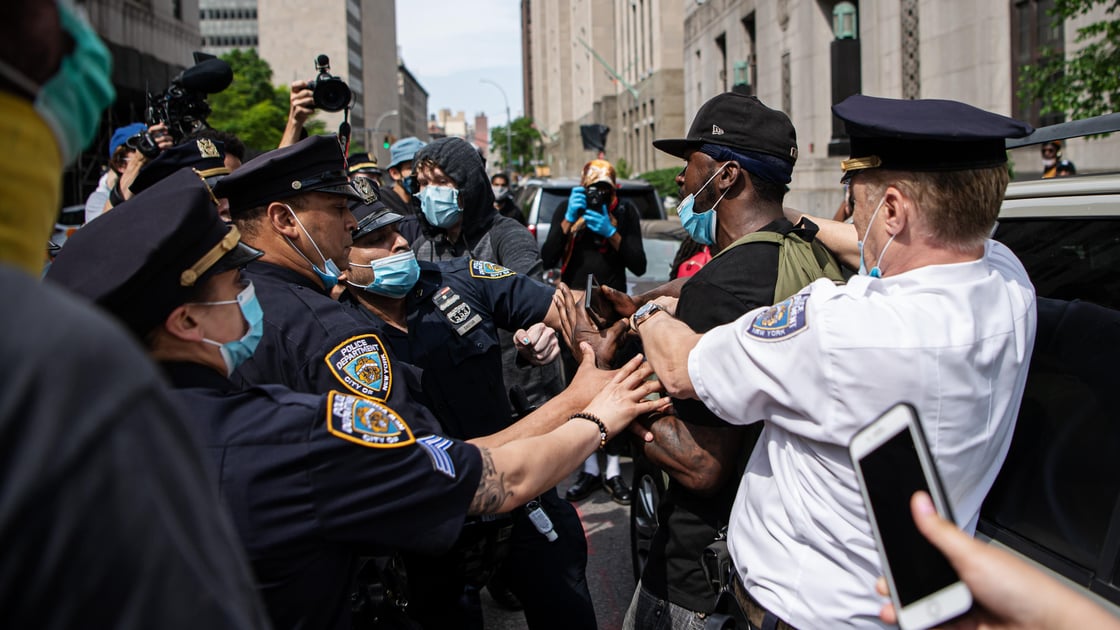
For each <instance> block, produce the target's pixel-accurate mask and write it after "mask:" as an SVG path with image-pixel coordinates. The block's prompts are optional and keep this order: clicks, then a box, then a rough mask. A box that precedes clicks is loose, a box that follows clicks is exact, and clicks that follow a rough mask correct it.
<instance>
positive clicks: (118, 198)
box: [86, 123, 174, 221]
mask: <svg viewBox="0 0 1120 630" xmlns="http://www.w3.org/2000/svg"><path fill="white" fill-rule="evenodd" d="M135 127H136V129H137V131H136V133H135V134H133V135H131V136H130V137H128V138H127V139H126V140H125V143H124V146H123V147H119V148H118V149H117V151H120V150H121V149H122V148H123V149H127V150H126V151H124V152H123V153H121V156H120V158H119V159H116V160H115V163H114V159H112V158H111V159H110V160H109V173H107V175H108V177H107V178H106V179H105V184H106V188H107V189H108V191H109V192H108V199H106V201H105V204H104V206H103V207H102V209H101V212H99V213H97V214H96V215H94V217H95V216H100V215H101V214H103V213H105V212H108V211H109V210H111V209H112V208H113V207H114V206H118V205H120V204H122V203H124V202H125V201H128V200H129V199H131V198H132V191H131V190H129V186H131V185H132V182H134V181H135V180H136V176H137V175H139V174H140V169H142V168H144V165H145V164H147V163H148V162H149V161H150V159H149V158H148V157H147V156H145V155H144V153H143V152H142V151H140V150H139V143H140V141H141V138H143V137H144V132H145V131H146V132H147V134H148V135H149V136H150V137H151V139H152V141H153V142H154V146H155V147H156V150H157V151H158V152H159V153H161V152H163V151H165V150H167V149H169V148H171V146H172V144H174V141H173V139H172V137H171V133H170V132H169V131H168V130H167V125H165V124H163V123H157V124H154V125H152V126H150V127H147V128H146V129H145V128H144V126H143V124H142V123H136V125H135ZM128 128H129V129H131V128H133V126H130V127H128ZM118 131H120V130H118ZM114 137H115V136H114ZM159 153H156V155H157V156H158V155H159ZM113 158H117V155H116V153H114V156H113ZM114 174H115V175H114ZM94 217H91V216H90V210H89V205H88V202H87V205H86V221H89V220H91V219H92V218H94Z"/></svg>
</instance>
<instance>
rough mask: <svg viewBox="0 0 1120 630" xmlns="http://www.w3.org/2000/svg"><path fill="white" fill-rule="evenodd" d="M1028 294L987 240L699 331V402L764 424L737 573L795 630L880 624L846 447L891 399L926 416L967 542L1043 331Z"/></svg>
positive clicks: (746, 487) (1015, 265) (739, 535)
mask: <svg viewBox="0 0 1120 630" xmlns="http://www.w3.org/2000/svg"><path fill="white" fill-rule="evenodd" d="M1034 299H1035V295H1034V287H1033V286H1032V285H1031V282H1030V280H1029V278H1028V277H1027V274H1026V271H1024V269H1023V266H1022V264H1021V263H1020V262H1019V260H1018V259H1017V258H1016V257H1015V255H1014V254H1013V253H1011V251H1010V250H1009V249H1007V248H1006V247H1005V246H1003V245H1001V244H1000V243H997V242H995V241H989V242H988V243H987V246H986V248H985V254H984V257H983V258H981V259H980V260H977V261H973V262H968V263H959V264H951V265H934V266H927V267H923V268H920V269H916V270H913V271H909V272H906V273H903V274H900V275H898V276H892V277H889V278H883V279H872V278H868V277H862V276H857V277H854V278H852V279H851V281H850V282H849V283H848V284H847V285H846V286H839V287H838V286H835V285H834V284H833V283H832V282H831V281H829V280H817V281H816V282H814V283H813V284H811V285H809V286H808V287H806V288H805V289H804V290H802V291H801V292H800V293H798V294H797V295H795V296H793V297H792V298H790V299H789V300H786V301H785V302H782V303H780V304H779V305H775V306H773V307H769V308H763V309H758V310H755V311H752V312H751V313H748V314H746V315H744V316H743V317H741V318H739V319H738V320H736V321H735V322H732V323H730V324H727V325H725V326H721V327H719V328H715V329H713V330H711V331H710V332H709V333H708V334H706V335H704V336H703V337H702V338H701V340H700V342H699V344H698V345H697V346H696V348H695V349H693V351H692V352H691V354H690V355H689V358H688V372H689V376H690V377H691V379H692V383H693V386H694V387H695V389H696V393H697V395H698V397H699V398H700V400H702V401H703V402H704V404H706V405H707V406H708V408H709V409H711V410H712V411H713V412H715V413H716V414H718V415H719V416H720V417H722V418H724V419H725V420H727V421H728V422H731V423H733V424H748V423H752V422H756V421H759V420H766V426H765V428H764V429H763V432H762V437H761V438H760V439H759V441H758V444H757V446H756V447H755V451H754V453H753V455H752V457H751V460H750V463H749V464H748V466H747V469H746V471H745V472H744V474H743V479H742V482H741V483H740V485H739V492H738V495H737V496H736V499H735V505H734V507H733V509H732V514H731V525H730V528H729V546H730V549H731V554H732V558H733V559H734V561H735V567H736V570H737V571H738V572H739V576H740V577H741V578H742V580H743V583H744V584H746V586H747V588H748V590H749V592H750V593H751V595H752V596H753V597H754V598H755V599H756V600H758V602H759V603H760V604H762V605H763V606H765V607H766V608H768V609H769V610H770V611H771V612H773V613H774V614H776V615H778V616H779V617H781V618H782V619H784V620H786V621H788V622H789V623H791V624H793V625H794V626H796V627H799V628H842V627H853V628H875V627H880V626H882V625H883V624H882V623H881V622H880V621H879V619H878V615H879V609H880V608H881V607H882V604H883V603H884V600H883V598H881V597H880V596H879V595H877V594H876V593H875V590H874V589H875V580H876V579H877V578H878V576H879V575H881V574H882V571H881V570H880V568H879V556H878V554H877V552H876V548H875V541H874V538H873V537H872V534H871V526H870V524H869V523H868V517H867V514H866V511H865V509H864V507H863V500H862V498H861V496H860V491H859V486H858V482H857V481H856V477H855V472H854V471H853V470H852V464H851V458H850V457H849V455H848V444H849V443H850V442H851V439H852V436H853V435H854V434H855V433H856V431H858V430H859V429H860V428H861V427H863V426H865V425H867V424H868V423H870V422H871V421H872V420H874V419H875V418H876V417H877V416H878V415H879V414H880V413H882V412H883V411H885V410H886V409H887V408H888V407H890V406H891V405H893V404H894V403H896V402H898V401H908V402H910V403H912V404H913V405H914V406H915V407H916V408H917V410H918V414H919V415H920V417H921V422H922V426H923V428H924V429H925V433H926V436H927V438H928V442H929V446H930V449H931V450H932V451H933V455H934V458H935V459H936V461H937V465H938V469H939V471H940V473H941V476H942V479H943V481H944V485H945V489H946V491H947V492H948V495H949V496H948V500H949V503H950V505H951V507H952V509H953V513H954V515H955V517H956V518H957V521H958V523H959V524H960V525H961V526H963V527H964V528H965V529H966V530H968V531H969V532H972V531H973V530H974V529H975V527H976V521H977V518H978V515H979V511H980V504H981V502H982V501H983V499H984V497H985V495H986V494H987V493H988V490H989V489H990V488H991V486H992V483H993V482H994V481H995V478H996V474H997V473H998V472H999V468H1000V466H1001V464H1002V463H1003V460H1004V457H1005V456H1006V455H1007V449H1008V447H1009V445H1010V442H1011V435H1012V431H1013V430H1014V427H1015V417H1016V415H1017V413H1018V410H1019V403H1020V401H1021V400H1022V396H1023V388H1024V385H1025V383H1026V377H1027V367H1028V364H1029V362H1030V355H1031V349H1032V347H1033V345H1034V335H1035V323H1036V315H1035V303H1034Z"/></svg>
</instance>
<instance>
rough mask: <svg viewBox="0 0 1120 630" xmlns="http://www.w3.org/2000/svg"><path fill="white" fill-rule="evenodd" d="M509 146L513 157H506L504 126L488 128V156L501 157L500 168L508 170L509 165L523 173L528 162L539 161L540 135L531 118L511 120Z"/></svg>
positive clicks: (523, 117)
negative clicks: (511, 148)
mask: <svg viewBox="0 0 1120 630" xmlns="http://www.w3.org/2000/svg"><path fill="white" fill-rule="evenodd" d="M510 129H511V133H510V145H511V146H512V147H513V155H506V128H505V126H504V125H503V126H500V127H491V128H490V154H491V155H499V154H500V155H501V156H502V161H501V166H502V168H504V169H509V168H510V167H511V165H513V166H516V167H517V168H518V170H522V171H524V170H525V169H526V168H527V167H528V166H529V160H539V159H540V155H541V141H542V138H541V134H540V132H538V131H537V128H536V125H535V124H534V123H533V119H532V118H526V117H525V116H522V117H520V118H515V119H514V120H513V125H512V126H511V127H510Z"/></svg>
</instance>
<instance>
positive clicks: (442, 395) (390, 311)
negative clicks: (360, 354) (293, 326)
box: [343, 204, 595, 628]
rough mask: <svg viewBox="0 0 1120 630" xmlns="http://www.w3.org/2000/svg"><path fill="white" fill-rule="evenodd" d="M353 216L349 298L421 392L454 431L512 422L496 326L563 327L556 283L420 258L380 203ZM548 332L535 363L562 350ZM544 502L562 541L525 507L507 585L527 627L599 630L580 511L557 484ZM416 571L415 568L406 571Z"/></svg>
mask: <svg viewBox="0 0 1120 630" xmlns="http://www.w3.org/2000/svg"><path fill="white" fill-rule="evenodd" d="M355 216H356V218H357V219H358V229H356V230H355V231H354V245H353V247H352V248H351V251H350V268H349V270H347V272H346V273H345V280H346V283H347V285H348V288H347V293H346V295H345V297H344V298H343V299H344V300H347V301H351V302H353V303H356V304H358V305H360V306H361V307H362V308H363V309H364V310H365V311H366V312H368V313H370V315H371V320H372V321H373V322H374V324H375V325H378V326H379V327H380V330H382V331H383V332H382V338H383V339H384V340H385V342H386V343H387V344H388V345H389V346H390V348H391V349H392V350H393V352H394V354H395V355H397V356H400V357H402V358H404V359H405V360H407V361H408V362H410V363H412V364H414V365H416V366H417V367H419V368H421V369H423V385H424V389H425V391H427V392H430V393H431V396H432V399H433V401H434V403H435V410H436V412H437V414H436V415H437V416H438V417H439V419H440V422H441V424H442V425H443V428H444V430H445V431H446V433H447V434H448V435H452V436H455V437H458V438H460V439H470V438H474V437H478V436H481V435H487V434H489V433H493V432H495V431H499V430H501V429H502V428H504V427H505V426H507V425H508V424H509V422H510V418H511V410H510V405H509V402H508V399H507V397H506V396H505V393H504V390H505V388H504V386H503V379H502V355H501V347H500V345H499V340H498V330H499V329H505V330H509V331H514V330H519V331H520V332H519V334H523V333H525V330H524V329H527V328H532V327H533V325H535V324H536V325H539V326H546V324H551V325H552V326H558V325H559V321H558V317H559V314H558V312H557V310H556V309H555V308H554V307H553V302H552V297H553V294H554V293H555V289H553V288H552V287H549V286H547V285H545V284H544V283H541V282H538V281H536V280H534V279H532V278H529V277H528V276H524V275H521V274H517V273H514V272H513V271H512V270H510V269H507V268H505V267H502V266H500V265H496V264H493V263H490V262H486V261H481V260H473V259H471V258H466V257H464V258H455V259H451V260H446V261H439V262H428V261H420V262H417V261H416V257H415V255H414V254H413V252H412V250H411V249H410V247H409V243H408V241H407V240H406V239H405V237H404V236H402V235H401V234H400V232H399V222H400V221H401V219H402V217H401V216H400V215H398V214H396V213H393V212H391V211H389V210H388V209H385V208H383V207H380V206H378V205H376V204H375V205H363V206H358V207H357V208H356V209H355ZM541 322H545V324H540V323H541ZM548 333H549V334H550V335H552V334H553V333H552V329H551V328H548ZM550 338H551V339H553V342H552V345H551V346H549V345H547V344H545V345H543V346H542V347H541V348H540V349H539V350H537V351H536V353H537V355H536V356H535V357H533V358H534V359H535V360H536V361H538V362H540V361H546V360H552V359H555V357H556V355H557V354H558V348H557V347H556V343H555V337H554V336H552V337H550ZM521 348H522V350H523V355H524V356H527V357H528V356H531V355H533V354H534V349H533V348H532V347H531V346H528V345H521ZM540 503H541V505H542V506H543V508H544V510H545V511H546V512H547V513H548V514H549V516H550V518H551V519H552V521H553V523H554V525H555V528H556V531H557V533H558V539H557V540H556V541H549V539H548V538H546V537H545V536H543V535H542V534H541V533H540V532H538V531H537V529H536V528H535V527H534V526H533V523H532V522H531V521H530V520H529V518H528V516H527V513H526V511H525V510H518V511H516V512H514V518H515V522H514V531H513V539H512V541H511V542H512V549H511V552H510V554H509V556H508V557H507V558H506V559H505V567H504V568H503V571H504V574H505V575H507V576H508V578H509V586H510V589H511V591H512V592H513V593H514V594H515V595H517V596H518V598H519V599H520V600H521V602H522V603H523V604H524V606H525V613H526V618H527V620H528V621H529V624H530V627H533V628H546V627H581V628H586V627H594V625H595V618H594V609H593V606H592V604H591V600H590V594H589V592H588V589H587V584H586V577H585V573H584V567H585V565H586V558H587V546H586V540H585V538H584V536H583V527H582V524H581V523H580V520H579V515H578V514H577V513H576V511H575V509H574V508H573V507H572V506H571V504H569V503H568V502H567V501H563V500H561V499H560V498H559V497H558V496H557V494H556V491H555V489H549V490H548V491H547V492H545V493H543V494H542V495H541V497H540ZM420 570H422V567H418V568H413V565H410V576H411V575H413V574H414V573H416V572H418V571H420ZM433 572H434V571H433ZM459 612H461V611H459ZM429 625H433V624H431V623H429Z"/></svg>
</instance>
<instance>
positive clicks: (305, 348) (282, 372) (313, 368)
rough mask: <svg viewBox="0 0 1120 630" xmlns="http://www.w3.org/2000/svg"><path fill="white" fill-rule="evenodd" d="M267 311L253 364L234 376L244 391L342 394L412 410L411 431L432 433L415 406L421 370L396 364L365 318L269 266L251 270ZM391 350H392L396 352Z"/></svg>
mask: <svg viewBox="0 0 1120 630" xmlns="http://www.w3.org/2000/svg"><path fill="white" fill-rule="evenodd" d="M242 276H243V277H244V278H246V279H247V280H252V281H253V285H254V287H255V288H256V293H257V299H258V300H259V301H260V304H261V309H262V310H263V311H264V334H263V336H262V337H261V341H260V344H259V345H258V346H257V349H256V351H255V352H254V353H253V356H252V357H250V358H249V359H248V360H246V361H245V363H243V364H242V365H241V366H240V367H239V368H238V369H237V371H236V372H234V375H233V381H234V382H235V383H238V384H239V385H241V386H243V387H248V386H250V385H266V384H277V385H285V386H287V387H288V388H290V389H293V390H295V391H297V392H304V393H309V394H321V393H326V392H328V391H331V390H339V391H343V392H347V393H352V394H357V395H359V396H368V397H370V398H374V399H376V400H381V401H384V402H387V403H388V404H389V406H390V407H393V408H395V409H404V408H413V409H414V410H415V413H414V414H413V415H410V417H409V419H408V420H409V423H410V424H412V426H414V427H416V428H418V429H422V430H424V431H427V432H437V431H439V429H440V426H439V423H438V422H437V421H436V419H435V418H434V417H433V416H432V414H431V412H430V411H429V410H428V409H427V408H424V407H422V406H417V405H414V404H413V403H414V401H416V400H418V399H419V400H425V399H424V398H422V397H421V396H422V394H421V391H422V390H421V387H422V386H421V382H420V373H419V370H417V369H416V368H414V367H413V366H411V365H408V364H407V363H404V362H401V361H398V360H397V357H395V356H394V354H393V353H392V351H390V349H389V348H388V347H387V346H386V345H385V343H383V342H382V339H381V337H380V336H379V335H378V331H377V329H376V328H375V327H373V326H371V325H370V321H369V318H367V317H364V316H362V315H360V314H359V313H358V312H356V311H355V309H353V308H349V307H347V306H345V305H342V304H339V303H338V302H337V301H335V300H333V299H331V297H330V296H329V295H327V294H326V293H325V292H324V291H323V289H322V287H320V286H319V285H318V284H317V283H316V282H315V281H314V280H311V279H310V278H307V277H306V276H303V275H301V274H299V273H298V272H296V271H293V270H291V269H287V268H285V267H280V266H278V265H273V264H270V263H266V262H260V261H254V262H251V263H249V264H248V265H247V266H246V267H245V270H244V271H243V272H242ZM394 350H395V348H394Z"/></svg>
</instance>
